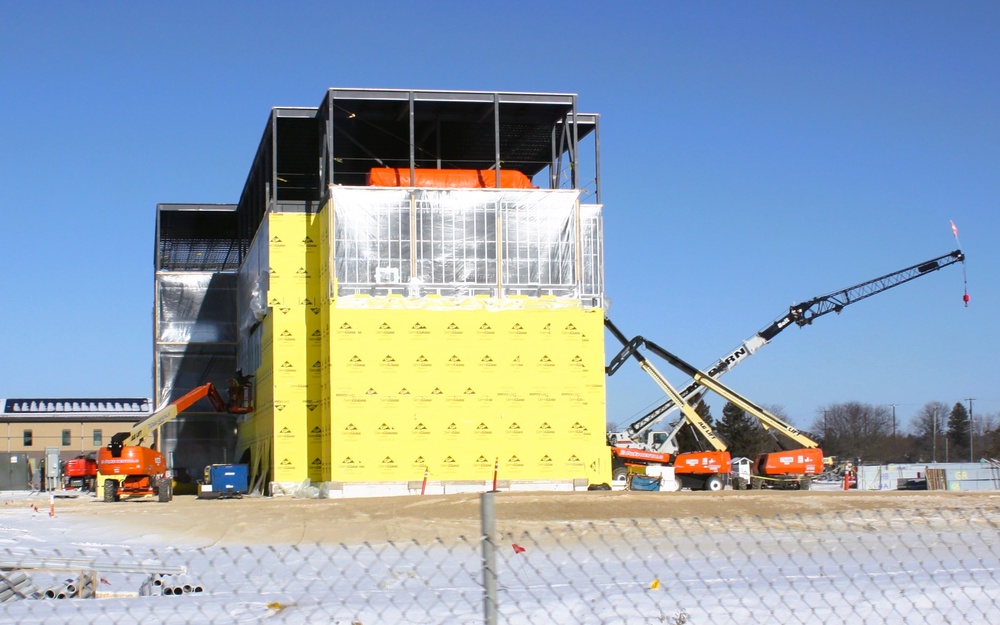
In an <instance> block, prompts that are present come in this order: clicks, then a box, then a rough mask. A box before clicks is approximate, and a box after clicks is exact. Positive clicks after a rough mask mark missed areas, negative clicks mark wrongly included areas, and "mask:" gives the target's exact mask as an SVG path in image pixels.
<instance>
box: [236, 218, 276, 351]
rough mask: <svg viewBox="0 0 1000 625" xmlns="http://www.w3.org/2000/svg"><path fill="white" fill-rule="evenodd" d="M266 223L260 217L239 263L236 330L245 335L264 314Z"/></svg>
mask: <svg viewBox="0 0 1000 625" xmlns="http://www.w3.org/2000/svg"><path fill="white" fill-rule="evenodd" d="M267 226H268V222H267V220H266V219H265V220H263V221H262V222H261V224H260V228H259V229H258V230H257V234H256V236H254V240H253V243H252V244H251V245H250V249H249V250H248V252H247V257H246V258H245V259H244V260H243V265H241V266H240V272H239V278H238V284H237V307H238V313H239V333H240V336H241V337H243V336H246V335H247V334H249V333H250V331H251V330H252V329H253V328H254V326H256V325H257V324H258V323H260V322H261V321H262V320H263V319H264V317H266V316H267V289H268V284H269V280H268V264H269V262H270V258H269V252H268V244H267V241H268V227H267Z"/></svg>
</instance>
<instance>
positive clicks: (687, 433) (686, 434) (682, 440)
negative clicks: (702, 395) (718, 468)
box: [677, 399, 715, 451]
mask: <svg viewBox="0 0 1000 625" xmlns="http://www.w3.org/2000/svg"><path fill="white" fill-rule="evenodd" d="M694 411H695V412H696V413H698V416H700V417H701V418H702V419H703V420H704V421H705V423H707V424H708V427H710V428H712V429H713V430H714V429H715V419H714V418H713V417H712V409H711V408H710V407H709V406H708V404H706V403H705V402H704V400H701V399H699V400H698V403H696V404H695V405H694ZM678 418H680V419H684V414H683V413H682V414H680V415H678ZM696 432H697V430H695V428H694V427H693V426H691V424H687V425H686V426H685V427H683V428H681V431H680V432H678V433H677V451H704V450H707V449H711V448H712V447H711V446H710V445H709V444H708V442H707V441H705V440H703V439H702V437H701V435H700V434H696Z"/></svg>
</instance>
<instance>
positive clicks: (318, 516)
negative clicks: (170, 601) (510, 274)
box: [3, 491, 1000, 547]
mask: <svg viewBox="0 0 1000 625" xmlns="http://www.w3.org/2000/svg"><path fill="white" fill-rule="evenodd" d="M493 497H494V499H495V502H496V517H497V529H498V532H500V533H501V534H504V533H510V534H516V533H518V532H521V531H539V530H543V529H545V528H554V527H560V526H564V525H566V524H567V523H570V524H573V525H578V524H586V523H588V522H593V523H595V524H601V523H608V522H629V521H631V520H633V519H651V518H652V519H661V520H676V521H677V522H678V523H703V522H716V523H718V522H725V521H726V520H735V521H740V522H743V521H745V520H746V519H752V520H753V521H754V522H757V523H760V522H764V523H767V521H768V520H769V519H770V520H773V519H778V520H780V519H782V518H787V517H789V516H798V517H806V518H808V517H819V516H824V517H829V515H831V514H833V515H837V514H839V515H845V514H847V515H850V514H859V513H867V512H868V511H886V512H887V513H889V512H891V513H892V515H893V516H896V517H901V518H910V517H917V516H919V517H925V516H927V515H932V514H938V513H942V512H948V513H958V514H964V513H966V512H967V513H969V514H972V513H979V512H983V513H985V514H986V515H987V516H988V517H992V518H1000V492H977V493H973V492H969V493H956V492H944V491H924V492H914V491H889V492H859V491H850V492H843V491H826V492H824V491H809V492H802V491H782V492H777V491H740V492H736V491H722V492H715V493H703V492H687V491H684V492H679V493H678V492H673V493H656V492H633V491H593V492H573V493H567V492H562V493H559V492H500V493H496V494H495V495H493ZM3 503H4V504H5V505H9V504H14V505H22V504H23V500H21V501H19V502H10V501H5V502H3ZM38 503H39V504H43V505H45V506H47V505H48V498H47V497H46V498H44V499H43V500H38ZM480 504H481V496H480V495H478V494H464V495H429V496H423V497H420V496H409V497H388V498H362V499H294V498H259V497H247V498H243V499H227V500H201V499H197V498H196V497H194V496H178V497H175V498H174V500H173V501H172V502H170V503H159V502H156V501H153V500H132V501H122V502H118V503H105V502H103V501H100V500H99V499H98V498H94V497H86V496H85V497H81V498H78V499H61V498H57V499H56V500H55V506H56V514H57V518H59V519H62V518H67V519H79V520H85V519H86V520H88V523H89V522H93V521H94V520H96V519H94V517H97V518H99V519H100V520H99V524H100V526H101V527H104V528H107V531H108V532H110V533H113V534H114V535H115V536H117V537H119V538H120V539H122V540H130V539H136V540H155V541H157V542H160V541H162V542H167V543H170V544H174V545H178V546H180V545H186V546H192V547H200V546H212V545H262V544H271V545H306V544H338V543H344V544H358V543H361V542H365V541H367V542H370V543H382V542H386V541H396V542H402V541H410V540H417V541H421V542H426V541H433V540H435V539H443V540H446V541H447V540H453V539H455V538H456V537H458V536H464V537H466V538H468V539H476V538H478V536H479V535H480V527H481V526H480ZM36 505H37V504H36ZM40 507H41V506H40ZM43 511H44V509H43Z"/></svg>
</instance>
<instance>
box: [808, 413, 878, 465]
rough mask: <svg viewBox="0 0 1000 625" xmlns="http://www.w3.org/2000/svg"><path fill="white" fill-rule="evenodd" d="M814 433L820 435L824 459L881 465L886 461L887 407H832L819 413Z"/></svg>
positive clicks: (814, 425)
mask: <svg viewBox="0 0 1000 625" xmlns="http://www.w3.org/2000/svg"><path fill="white" fill-rule="evenodd" d="M813 429H814V430H817V431H819V432H822V433H823V451H824V453H826V454H827V455H834V456H844V457H847V458H855V457H858V458H861V459H862V460H870V461H877V462H882V461H886V460H887V453H888V449H887V445H886V443H887V441H888V440H889V439H890V438H891V436H892V414H891V412H890V411H889V409H888V408H887V407H886V406H875V405H872V404H862V403H860V402H847V403H844V404H832V405H830V406H827V407H825V408H823V409H822V411H821V415H820V417H819V419H818V420H817V421H816V422H815V423H814V424H813Z"/></svg>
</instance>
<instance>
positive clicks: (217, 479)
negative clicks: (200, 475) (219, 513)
mask: <svg viewBox="0 0 1000 625" xmlns="http://www.w3.org/2000/svg"><path fill="white" fill-rule="evenodd" d="M248 492H250V490H249V485H248V482H247V465H245V464H212V465H209V466H207V467H205V479H204V481H202V482H201V484H199V485H198V497H201V498H202V499H214V498H219V497H242V496H243V495H246V494H247V493H248Z"/></svg>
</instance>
